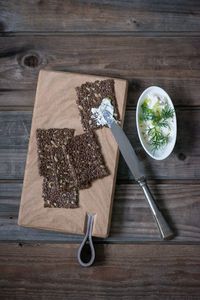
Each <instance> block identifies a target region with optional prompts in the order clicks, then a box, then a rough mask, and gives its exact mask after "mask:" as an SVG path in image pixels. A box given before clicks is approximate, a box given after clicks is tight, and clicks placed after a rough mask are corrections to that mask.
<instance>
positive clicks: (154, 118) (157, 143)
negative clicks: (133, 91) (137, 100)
mask: <svg viewBox="0 0 200 300" xmlns="http://www.w3.org/2000/svg"><path fill="white" fill-rule="evenodd" d="M149 101H150V99H148V98H147V99H145V100H144V102H143V104H142V105H141V113H140V116H139V120H140V123H141V124H142V123H143V122H144V123H145V122H147V123H150V124H151V126H149V125H147V128H146V130H145V134H146V135H147V136H148V140H149V143H150V145H151V147H152V150H153V151H156V150H159V149H160V148H161V147H163V146H165V145H166V144H167V143H168V141H169V133H168V134H165V133H164V132H163V129H164V128H169V129H170V126H169V119H170V118H173V116H174V109H172V108H171V107H170V106H169V105H168V104H166V105H165V106H164V108H161V106H159V104H158V102H157V103H156V104H155V105H154V106H153V108H149V106H148V103H149ZM148 121H149V122H148Z"/></svg>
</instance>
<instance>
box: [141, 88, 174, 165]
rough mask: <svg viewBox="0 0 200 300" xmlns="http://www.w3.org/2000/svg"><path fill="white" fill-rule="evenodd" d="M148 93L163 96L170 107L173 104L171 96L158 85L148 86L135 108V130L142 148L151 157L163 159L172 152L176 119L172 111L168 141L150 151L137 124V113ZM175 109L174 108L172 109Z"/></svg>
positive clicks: (172, 106)
mask: <svg viewBox="0 0 200 300" xmlns="http://www.w3.org/2000/svg"><path fill="white" fill-rule="evenodd" d="M149 93H155V94H156V95H158V96H159V95H160V96H164V97H165V98H166V99H167V101H168V104H169V106H170V107H171V108H173V109H174V105H173V103H172V100H171V98H170V97H169V95H168V94H167V93H166V92H165V91H164V90H163V89H161V88H160V87H158V86H150V87H149V88H147V89H146V90H145V91H144V92H143V93H142V94H141V96H140V98H139V100H138V103H137V109H136V126H137V132H138V135H139V139H140V142H141V144H142V146H143V148H144V150H145V151H146V153H147V154H148V155H149V156H151V157H152V158H154V159H156V160H162V159H165V158H166V157H168V156H169V155H170V153H171V152H172V150H173V149H174V146H175V143H176V136H177V121H176V113H174V117H173V134H172V136H171V138H170V140H169V142H168V143H167V145H166V146H164V147H163V148H162V149H161V150H157V151H155V152H153V151H152V149H151V147H150V145H149V144H148V143H147V142H146V140H145V138H144V136H143V134H142V132H141V127H140V125H139V114H140V112H141V105H142V103H143V102H144V100H145V98H146V97H147V95H148V94H149ZM174 111H175V110H174Z"/></svg>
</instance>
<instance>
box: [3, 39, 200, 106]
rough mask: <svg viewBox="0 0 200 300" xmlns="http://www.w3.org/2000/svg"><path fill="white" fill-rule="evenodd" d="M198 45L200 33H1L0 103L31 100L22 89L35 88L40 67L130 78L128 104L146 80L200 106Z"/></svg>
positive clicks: (179, 99)
mask: <svg viewBox="0 0 200 300" xmlns="http://www.w3.org/2000/svg"><path fill="white" fill-rule="evenodd" d="M199 48H200V37H188V38H187V39H186V38H184V37H165V38H160V37H151V38H148V37H133V36H130V35H128V36H120V37H119V36H105V35H101V36H97V35H96V36H81V35H78V36H73V35H72V36H23V37H22V36H18V37H2V38H1V44H0V72H1V79H0V105H4V106H5V105H6V104H7V105H25V106H27V105H32V104H33V96H31V99H28V97H29V95H26V91H27V90H35V88H36V82H37V77H38V72H39V70H40V69H41V68H47V69H49V68H50V69H51V68H52V69H57V70H64V71H72V72H81V73H88V74H96V75H103V76H111V77H112V76H113V77H120V78H125V79H128V80H129V105H135V104H136V101H137V99H138V96H139V94H140V93H141V92H142V90H143V89H144V88H146V87H147V86H150V85H159V86H161V87H163V88H164V89H166V90H167V91H168V92H169V94H170V95H171V97H172V99H173V101H174V104H175V105H199V97H198V93H199V84H200V79H199V78H200V65H199ZM122 53H123V55H121V54H122ZM180 53H181V55H180ZM19 89H20V90H22V91H19V93H21V94H19V95H18V94H17V93H16V90H19ZM12 90H14V92H13V94H12V95H13V96H11V93H12ZM4 91H5V93H4ZM32 93H33V92H32ZM21 95H22V99H20V98H21ZM27 96H28V97H27ZM13 97H14V99H16V102H15V100H14V99H13ZM26 98H27V99H26Z"/></svg>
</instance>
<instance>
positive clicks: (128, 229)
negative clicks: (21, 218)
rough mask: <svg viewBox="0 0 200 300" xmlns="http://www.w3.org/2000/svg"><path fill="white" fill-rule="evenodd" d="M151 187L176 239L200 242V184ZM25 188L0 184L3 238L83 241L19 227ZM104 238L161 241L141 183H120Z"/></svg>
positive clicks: (109, 240)
mask: <svg viewBox="0 0 200 300" xmlns="http://www.w3.org/2000/svg"><path fill="white" fill-rule="evenodd" d="M150 187H151V190H152V192H153V194H154V195H155V198H156V200H157V202H158V204H159V207H160V209H161V210H162V212H163V214H164V215H165V217H166V219H167V220H168V222H169V224H170V225H171V227H172V229H173V231H174V232H175V234H176V236H175V238H174V240H173V241H175V242H183V241H184V242H195V241H196V242H200V226H199V215H200V203H199V197H200V185H199V184H188V183H187V182H186V183H184V184H180V183H179V184H178V183H177V184H176V183H175V184H157V185H156V184H151V185H150ZM21 188H22V184H20V183H1V184H0V241H42V242H77V241H80V239H81V238H80V236H73V235H66V234H60V233H55V232H50V231H43V230H34V229H29V228H22V227H19V226H17V218H18V210H19V203H20V195H21ZM191 216H192V217H191ZM97 240H98V239H97ZM101 241H107V242H136V241H160V237H159V233H158V230H157V227H156V225H155V222H154V220H153V217H152V216H151V213H150V210H149V207H148V206H147V204H146V202H145V199H144V195H143V193H142V191H141V190H140V188H139V186H138V185H136V184H124V185H117V186H116V192H115V198H114V207H113V214H112V223H111V232H110V236H109V238H108V239H105V240H101Z"/></svg>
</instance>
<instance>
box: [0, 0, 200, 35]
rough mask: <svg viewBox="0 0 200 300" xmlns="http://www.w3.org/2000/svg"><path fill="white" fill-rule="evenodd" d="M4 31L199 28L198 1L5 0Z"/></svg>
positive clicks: (169, 29) (120, 30) (0, 7)
mask: <svg viewBox="0 0 200 300" xmlns="http://www.w3.org/2000/svg"><path fill="white" fill-rule="evenodd" d="M0 11H1V19H0V20H1V27H0V30H1V32H4V33H6V32H18V31H23V32H31V31H37V32H44V31H45V32H56V31H59V32H96V31H100V32H109V31H114V32H124V31H125V32H143V31H146V32H151V31H156V32H157V31H160V32H174V31H175V32H177V31H184V32H191V31H199V26H200V18H199V17H200V12H199V11H200V4H199V2H198V1H195V0H193V1H187V0H184V1H183V0H182V1H181V2H180V3H179V1H173V2H170V1H167V0H165V1H154V0H151V1H149V0H143V1H139V0H135V1H123V0H121V1H111V0H110V1H80V0H79V1H69V0H67V1H53V0H51V1H48V3H47V2H45V1H31V2H30V1H20V5H19V2H18V1H17V0H13V1H1V3H0Z"/></svg>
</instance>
